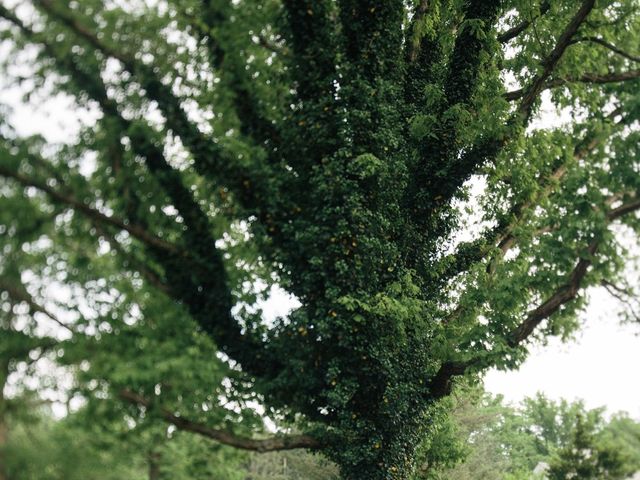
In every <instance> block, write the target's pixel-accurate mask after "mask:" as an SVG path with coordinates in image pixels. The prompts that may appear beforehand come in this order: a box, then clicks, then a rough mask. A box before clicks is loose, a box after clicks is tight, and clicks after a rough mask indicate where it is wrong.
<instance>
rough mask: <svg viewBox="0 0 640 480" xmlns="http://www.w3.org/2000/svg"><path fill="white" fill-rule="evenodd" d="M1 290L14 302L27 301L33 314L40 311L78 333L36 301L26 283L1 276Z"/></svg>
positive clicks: (72, 332) (66, 328) (71, 331)
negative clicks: (25, 285)
mask: <svg viewBox="0 0 640 480" xmlns="http://www.w3.org/2000/svg"><path fill="white" fill-rule="evenodd" d="M0 291H5V292H7V294H8V295H9V297H10V298H11V299H12V300H13V301H14V302H19V303H25V304H26V305H27V307H29V311H30V312H31V314H34V313H40V314H42V315H44V316H46V317H47V318H48V319H49V320H51V321H53V322H54V323H56V324H57V325H58V326H60V327H62V328H63V329H65V330H66V331H67V332H69V333H71V334H74V333H76V332H75V330H73V328H71V327H70V326H69V325H67V324H66V323H64V322H63V321H62V320H60V319H59V318H58V317H57V316H56V315H54V314H53V313H51V312H50V311H49V310H47V309H46V308H45V307H43V306H42V305H40V304H39V303H38V302H36V301H35V300H34V299H33V297H32V296H31V295H30V294H29V292H28V291H27V289H26V288H25V287H24V285H23V284H22V283H21V282H20V281H18V280H10V279H6V278H1V277H0Z"/></svg>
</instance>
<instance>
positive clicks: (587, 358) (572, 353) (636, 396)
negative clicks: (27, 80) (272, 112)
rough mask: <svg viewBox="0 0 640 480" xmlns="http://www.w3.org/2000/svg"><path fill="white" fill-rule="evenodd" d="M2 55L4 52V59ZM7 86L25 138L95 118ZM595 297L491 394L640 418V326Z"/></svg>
mask: <svg viewBox="0 0 640 480" xmlns="http://www.w3.org/2000/svg"><path fill="white" fill-rule="evenodd" d="M3 53H6V52H3V51H2V49H1V48H0V57H2V54H3ZM2 83H3V82H1V81H0V105H10V106H12V107H13V108H14V113H13V115H11V123H12V125H13V126H14V127H15V128H16V129H17V131H18V133H20V134H22V135H29V134H34V133H41V134H43V135H44V136H45V138H47V139H48V140H49V141H52V142H61V141H62V142H64V141H69V139H70V138H72V137H73V136H74V135H75V134H76V132H77V131H78V127H79V125H80V123H84V122H91V119H92V118H93V117H94V115H95V113H94V112H88V111H86V110H84V111H79V110H78V109H77V108H76V107H75V106H74V104H73V101H72V100H71V99H70V98H68V97H67V98H65V97H63V96H59V97H58V98H56V99H53V100H52V99H48V101H46V102H38V108H36V109H34V108H33V107H27V106H25V105H24V104H23V103H22V101H21V98H20V97H21V89H20V88H6V85H5V86H3V85H2ZM3 87H4V88H3ZM545 117H546V118H545ZM540 123H541V122H540V121H538V124H540ZM542 123H543V124H544V126H551V124H554V126H557V124H558V123H562V120H561V119H559V118H558V117H557V116H554V113H553V112H548V111H547V112H545V113H544V114H543V121H542ZM590 297H591V303H590V305H589V307H588V308H587V310H586V312H585V313H584V315H583V318H584V324H585V326H584V328H583V330H582V331H581V332H580V333H579V334H578V335H577V339H576V340H575V341H572V342H569V343H565V344H563V343H561V342H560V341H558V340H556V339H552V340H551V341H550V342H549V344H548V345H547V346H545V347H538V348H535V349H533V350H532V354H531V356H530V357H529V359H528V360H527V361H526V362H525V363H524V364H523V366H522V367H521V368H520V370H519V371H514V372H498V371H490V372H489V373H488V374H487V376H486V388H487V390H488V391H490V392H493V393H500V394H503V395H504V396H505V398H506V399H507V400H508V401H512V402H517V401H520V400H522V399H523V398H524V397H526V396H532V395H535V394H536V392H543V393H544V394H546V395H547V396H549V397H550V398H554V399H559V398H566V399H568V400H574V399H578V398H580V399H583V400H584V401H585V403H586V404H587V406H588V407H591V408H593V407H599V406H606V407H607V409H608V411H609V412H615V411H619V410H625V411H627V412H629V413H630V414H631V415H632V416H633V417H635V418H636V419H639V420H640V375H639V374H638V369H639V368H640V325H626V326H621V325H620V323H619V321H618V318H617V316H616V315H615V314H614V313H615V311H616V310H618V308H619V306H618V305H617V304H616V301H614V299H613V298H612V297H611V296H609V294H607V293H606V292H605V291H604V290H594V291H593V292H591V294H590ZM293 301H294V300H292V299H291V297H288V296H287V295H286V294H284V292H281V291H280V292H276V295H274V298H272V300H271V301H269V302H268V304H267V305H266V310H267V311H266V312H265V313H267V316H272V315H273V316H275V314H280V315H282V314H285V313H286V311H287V310H289V309H290V308H291V306H292V302H293Z"/></svg>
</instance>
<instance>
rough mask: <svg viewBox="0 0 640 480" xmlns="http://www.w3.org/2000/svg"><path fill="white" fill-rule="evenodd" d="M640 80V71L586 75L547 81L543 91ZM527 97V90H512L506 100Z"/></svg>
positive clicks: (505, 96) (506, 95)
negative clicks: (575, 85)
mask: <svg viewBox="0 0 640 480" xmlns="http://www.w3.org/2000/svg"><path fill="white" fill-rule="evenodd" d="M639 78H640V70H630V71H628V72H620V73H606V74H598V73H584V74H582V75H579V76H576V77H565V78H553V79H550V80H549V81H547V82H546V83H545V85H544V89H543V90H548V89H551V88H557V87H561V86H563V85H566V84H568V83H593V84H600V85H602V84H607V83H619V82H627V81H630V80H637V79H639ZM524 95H525V89H524V88H520V89H518V90H512V91H510V92H507V93H505V94H504V98H505V100H508V101H514V100H518V99H520V98H522V97H523V96H524Z"/></svg>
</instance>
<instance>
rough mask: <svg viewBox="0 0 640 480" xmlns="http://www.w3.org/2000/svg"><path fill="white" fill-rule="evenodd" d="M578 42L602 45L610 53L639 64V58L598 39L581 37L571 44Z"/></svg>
mask: <svg viewBox="0 0 640 480" xmlns="http://www.w3.org/2000/svg"><path fill="white" fill-rule="evenodd" d="M579 42H592V43H597V44H598V45H602V46H603V47H605V48H608V49H609V50H611V51H612V52H614V53H617V54H618V55H620V56H621V57H624V58H626V59H627V60H631V61H632V62H640V56H638V55H632V54H630V53H627V52H625V51H624V50H622V49H620V48H618V47H616V46H615V45H613V44H611V43H609V42H607V41H605V40H603V39H602V38H599V37H582V38H576V39H575V40H573V41H572V43H579Z"/></svg>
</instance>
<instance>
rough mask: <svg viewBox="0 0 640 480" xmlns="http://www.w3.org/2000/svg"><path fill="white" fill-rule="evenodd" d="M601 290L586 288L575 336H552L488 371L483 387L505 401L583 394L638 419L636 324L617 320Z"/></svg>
mask: <svg viewBox="0 0 640 480" xmlns="http://www.w3.org/2000/svg"><path fill="white" fill-rule="evenodd" d="M619 308H620V307H619V305H618V304H617V301H615V300H614V299H613V298H612V297H611V296H610V295H609V294H608V293H607V292H606V291H604V289H597V290H594V291H593V292H590V304H589V306H588V307H587V309H586V311H585V313H584V314H583V315H582V318H583V319H584V327H583V328H582V330H581V331H580V332H579V333H578V334H577V338H576V340H575V341H570V342H567V343H562V342H561V341H559V340H558V339H551V341H550V342H549V344H548V345H547V346H545V347H538V348H534V349H532V354H531V356H530V357H529V358H528V359H527V361H526V362H525V363H524V364H523V365H522V367H521V368H520V369H519V370H518V371H513V372H499V371H496V370H492V371H490V372H489V373H488V374H487V376H486V379H485V387H486V389H487V390H488V391H490V392H493V393H501V394H503V395H504V396H505V398H506V399H507V400H509V401H513V402H516V401H519V400H522V399H523V398H524V397H527V396H532V395H535V394H536V392H543V393H544V394H546V395H547V396H548V397H550V398H553V399H560V398H566V399H567V400H575V399H583V400H584V401H585V403H586V405H587V406H588V407H589V408H595V407H600V406H606V407H607V410H608V411H609V413H613V412H616V411H620V410H624V411H627V412H629V414H630V415H631V416H633V417H634V418H636V419H638V420H640V374H639V371H638V370H639V369H640V325H637V324H635V325H629V324H625V325H621V323H620V321H619V318H618V316H617V310H618V309H619Z"/></svg>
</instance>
